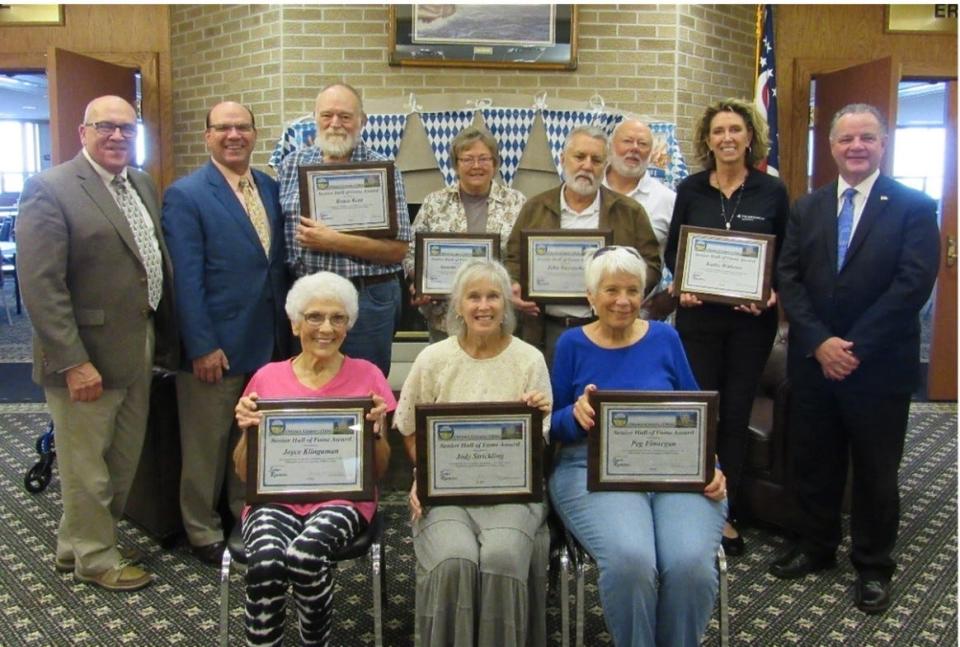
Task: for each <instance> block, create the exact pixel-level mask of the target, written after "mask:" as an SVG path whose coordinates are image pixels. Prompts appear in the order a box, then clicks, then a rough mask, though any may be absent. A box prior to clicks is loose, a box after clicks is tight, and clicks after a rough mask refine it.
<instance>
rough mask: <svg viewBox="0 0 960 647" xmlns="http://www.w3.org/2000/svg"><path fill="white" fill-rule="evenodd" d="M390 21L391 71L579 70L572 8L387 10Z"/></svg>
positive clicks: (456, 6) (487, 6) (491, 6)
mask: <svg viewBox="0 0 960 647" xmlns="http://www.w3.org/2000/svg"><path fill="white" fill-rule="evenodd" d="M389 20H390V25H389V30H390V56H389V60H390V64H391V65H422V66H433V67H440V66H451V67H494V68H509V69H540V70H573V69H576V67H577V8H576V6H574V5H554V4H524V5H519V4H517V5H502V4H470V5H462V4H452V3H451V4H414V5H390V18H389Z"/></svg>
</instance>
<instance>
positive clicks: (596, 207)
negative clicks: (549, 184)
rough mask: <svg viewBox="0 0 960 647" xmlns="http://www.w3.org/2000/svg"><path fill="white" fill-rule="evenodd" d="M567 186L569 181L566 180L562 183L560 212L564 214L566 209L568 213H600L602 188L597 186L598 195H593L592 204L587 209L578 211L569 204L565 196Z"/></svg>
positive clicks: (588, 214)
mask: <svg viewBox="0 0 960 647" xmlns="http://www.w3.org/2000/svg"><path fill="white" fill-rule="evenodd" d="M566 188H567V183H566V182H564V183H563V184H561V185H560V213H561V214H563V212H564V211H566V212H568V213H575V214H577V215H578V216H590V215H593V214H594V213H600V189H599V187H598V188H597V193H596V195H595V196H594V197H593V202H592V203H591V204H590V206H589V207H587V208H586V209H584V210H583V211H579V212H578V211H576V210H575V209H573V208H571V207H570V205H568V204H567V198H566V197H565V196H564V190H565V189H566Z"/></svg>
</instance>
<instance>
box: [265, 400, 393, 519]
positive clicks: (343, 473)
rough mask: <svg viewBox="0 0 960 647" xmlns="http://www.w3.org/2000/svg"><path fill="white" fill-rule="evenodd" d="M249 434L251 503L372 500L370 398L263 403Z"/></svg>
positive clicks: (269, 401)
mask: <svg viewBox="0 0 960 647" xmlns="http://www.w3.org/2000/svg"><path fill="white" fill-rule="evenodd" d="M257 408H258V409H259V410H260V411H262V412H263V421H262V422H261V423H260V426H259V427H256V428H254V427H251V428H250V429H248V430H247V452H248V455H249V458H248V460H247V503H264V502H270V503H313V502H320V501H326V500H329V499H348V500H359V501H368V500H372V499H373V480H374V473H373V423H372V422H369V421H368V420H367V419H366V415H367V414H368V413H369V412H370V410H371V409H372V408H373V400H372V399H371V398H343V399H336V400H283V401H281V400H259V401H258V402H257Z"/></svg>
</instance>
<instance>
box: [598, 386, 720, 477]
mask: <svg viewBox="0 0 960 647" xmlns="http://www.w3.org/2000/svg"><path fill="white" fill-rule="evenodd" d="M718 399H719V398H718V395H717V392H716V391H595V392H594V393H592V394H591V395H590V406H592V407H593V410H594V412H595V413H596V422H597V424H596V426H595V428H594V430H592V431H591V432H590V433H589V434H588V435H587V489H588V490H637V491H668V492H702V491H703V489H704V488H705V487H706V486H707V484H708V483H710V481H712V480H713V472H714V467H715V465H716V433H717V416H718V411H717V402H718Z"/></svg>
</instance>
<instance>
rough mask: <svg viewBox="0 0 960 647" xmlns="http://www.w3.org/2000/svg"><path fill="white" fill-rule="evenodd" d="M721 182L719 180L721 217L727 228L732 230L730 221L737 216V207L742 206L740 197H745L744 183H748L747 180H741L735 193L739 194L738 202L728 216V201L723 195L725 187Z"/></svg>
mask: <svg viewBox="0 0 960 647" xmlns="http://www.w3.org/2000/svg"><path fill="white" fill-rule="evenodd" d="M719 184H720V182H719V181H718V182H717V185H718V186H717V188H718V189H719V190H720V217H721V218H722V219H723V225H724V226H725V227H726V228H727V231H730V223H731V222H733V219H734V218H736V217H737V209H739V208H740V198H742V197H743V185H744V184H746V180H744V181H743V182H741V183H740V186H739V187H737V190H736V191H734V193H736V194H737V203H736V204H735V205H733V210H732V211H731V212H730V217H729V218H728V217H727V201H726V199H725V198H724V196H723V189H720V187H719ZM731 197H732V196H731Z"/></svg>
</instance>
